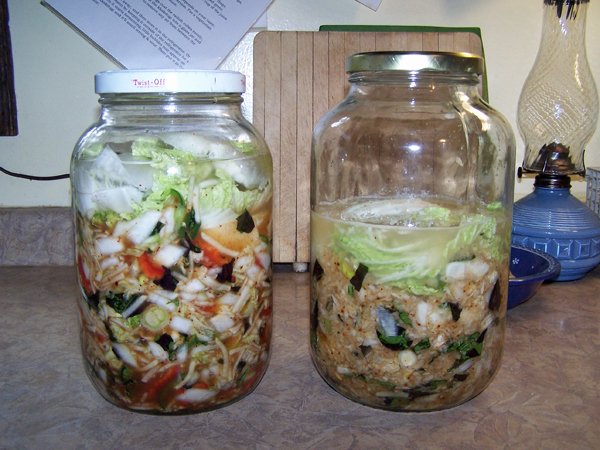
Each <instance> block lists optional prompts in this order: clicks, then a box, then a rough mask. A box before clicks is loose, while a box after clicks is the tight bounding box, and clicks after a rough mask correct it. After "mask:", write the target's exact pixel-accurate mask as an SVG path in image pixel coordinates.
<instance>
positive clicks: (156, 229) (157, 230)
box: [150, 222, 165, 236]
mask: <svg viewBox="0 0 600 450" xmlns="http://www.w3.org/2000/svg"><path fill="white" fill-rule="evenodd" d="M164 226H165V224H164V223H162V222H157V223H156V225H155V226H154V229H153V230H152V233H150V236H154V235H155V234H158V233H160V230H162V228H163V227H164Z"/></svg>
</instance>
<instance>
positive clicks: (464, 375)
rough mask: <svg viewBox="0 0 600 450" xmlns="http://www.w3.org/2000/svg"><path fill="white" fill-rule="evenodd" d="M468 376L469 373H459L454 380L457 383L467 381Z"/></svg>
mask: <svg viewBox="0 0 600 450" xmlns="http://www.w3.org/2000/svg"><path fill="white" fill-rule="evenodd" d="M468 376H469V374H468V373H457V374H455V375H454V379H455V380H456V381H465V380H466V379H467V377H468Z"/></svg>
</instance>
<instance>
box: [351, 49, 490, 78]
mask: <svg viewBox="0 0 600 450" xmlns="http://www.w3.org/2000/svg"><path fill="white" fill-rule="evenodd" d="M483 66H484V65H483V58H482V57H481V56H478V55H475V54H473V53H458V52H366V53H356V54H354V55H352V56H350V57H349V58H348V60H347V62H346V72H347V73H355V72H376V71H404V72H425V71H426V72H440V73H467V74H477V75H480V74H482V73H483Z"/></svg>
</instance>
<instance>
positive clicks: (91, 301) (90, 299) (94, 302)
mask: <svg viewBox="0 0 600 450" xmlns="http://www.w3.org/2000/svg"><path fill="white" fill-rule="evenodd" d="M83 298H84V299H85V301H86V303H87V304H88V305H89V306H90V308H94V309H95V310H96V311H98V304H99V303H100V294H98V292H94V293H93V294H90V295H88V294H84V295H83Z"/></svg>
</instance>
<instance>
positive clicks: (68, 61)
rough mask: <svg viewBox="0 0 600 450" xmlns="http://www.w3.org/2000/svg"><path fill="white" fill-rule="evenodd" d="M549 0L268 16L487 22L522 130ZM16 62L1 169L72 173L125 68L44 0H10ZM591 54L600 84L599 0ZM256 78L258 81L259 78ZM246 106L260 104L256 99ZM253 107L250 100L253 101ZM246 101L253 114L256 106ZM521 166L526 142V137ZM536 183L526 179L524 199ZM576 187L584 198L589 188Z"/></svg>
mask: <svg viewBox="0 0 600 450" xmlns="http://www.w3.org/2000/svg"><path fill="white" fill-rule="evenodd" d="M542 3H543V1H542V0H528V1H526V2H525V1H523V0H485V1H484V0H479V1H474V0H420V1H418V2H415V1H409V0H383V2H382V5H381V7H380V9H379V11H377V12H373V11H371V10H370V9H368V8H366V7H364V6H362V5H360V4H359V3H357V2H355V1H354V0H302V1H299V0H274V2H273V4H272V6H271V8H270V10H269V12H268V27H269V29H272V30H304V31H314V30H317V29H318V27H319V25H321V24H378V25H437V26H479V27H480V28H481V29H482V34H483V41H484V45H485V52H486V57H487V67H488V71H489V74H488V80H489V88H490V102H491V104H492V105H493V106H494V107H495V108H496V109H498V110H500V111H501V112H503V113H504V115H505V116H506V117H507V118H508V120H509V121H510V122H511V124H512V125H513V128H514V130H515V132H517V131H516V130H517V128H516V108H517V102H518V98H519V93H520V91H521V87H522V86H523V83H524V81H525V78H526V77H527V74H528V72H529V69H530V68H531V65H532V62H533V59H534V58H535V55H536V53H537V49H538V45H539V39H540V31H541V8H542ZM8 5H9V13H10V16H11V35H12V41H13V42H12V43H13V58H14V66H15V78H16V91H17V102H18V110H19V116H18V120H19V130H20V133H19V136H17V137H0V165H2V166H4V167H6V168H8V169H10V170H13V171H16V172H26V173H31V174H36V175H55V174H60V173H66V172H68V170H69V158H70V155H71V151H72V149H73V145H74V143H75V142H76V140H77V139H78V137H79V135H80V134H81V133H82V132H83V130H85V129H86V128H87V127H88V126H89V125H90V124H91V123H92V122H93V121H94V120H95V118H96V114H97V112H98V108H97V103H96V100H97V97H96V95H95V94H94V87H93V76H94V74H95V73H96V72H99V71H102V70H108V69H113V68H116V66H115V65H114V64H113V63H112V62H111V61H110V60H109V59H108V58H107V57H105V56H104V55H103V54H101V53H100V52H99V51H97V50H96V49H94V48H93V47H92V46H91V45H90V44H89V43H88V42H86V41H85V40H84V39H82V38H81V37H80V36H79V35H78V34H77V33H76V32H75V31H73V30H71V29H70V28H68V27H67V26H66V25H65V24H64V23H63V22H61V21H60V20H59V19H58V18H57V17H55V16H54V15H53V14H52V13H50V12H49V11H48V10H47V9H46V8H44V7H43V6H41V5H40V3H39V1H38V0H9V1H8ZM252 36H253V34H250V35H249V36H248V37H246V38H245V39H244V40H243V41H242V44H241V45H240V46H239V48H238V49H237V50H236V52H235V58H231V57H230V58H228V60H227V61H226V62H225V64H224V65H225V67H226V68H234V69H237V70H240V71H243V72H246V74H247V75H250V72H251V66H252V63H251V57H250V52H251V48H252V46H251V39H252ZM587 47H588V58H589V60H590V64H591V66H592V71H593V73H594V77H595V79H596V81H597V83H599V84H600V3H599V2H596V1H593V2H590V6H589V12H588V26H587ZM250 81H251V80H250ZM246 102H247V103H249V102H251V95H248V96H247V98H246ZM247 106H248V105H247ZM247 106H246V109H245V110H248V108H247ZM517 142H518V149H519V151H518V154H517V164H520V163H521V161H522V158H523V154H522V148H523V144H522V141H521V139H520V137H519V136H518V134H517ZM586 164H587V165H588V166H600V132H596V134H595V135H594V137H593V138H592V141H591V142H590V144H589V145H588V151H587V156H586ZM532 183H533V180H531V179H527V180H523V181H520V182H518V183H517V185H516V196H517V197H522V196H523V195H526V194H527V193H529V192H530V191H531V189H532ZM573 191H574V192H575V194H576V195H577V196H579V197H584V196H585V184H584V183H583V182H576V183H574V188H573ZM69 203H70V198H69V185H68V181H65V180H63V181H57V182H32V181H26V180H18V179H15V178H10V177H7V176H4V175H2V174H0V206H8V207H13V206H16V207H18V206H67V205H69Z"/></svg>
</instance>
